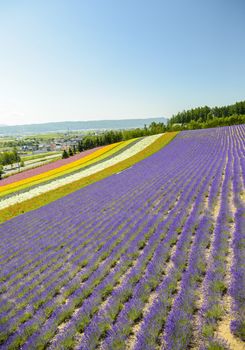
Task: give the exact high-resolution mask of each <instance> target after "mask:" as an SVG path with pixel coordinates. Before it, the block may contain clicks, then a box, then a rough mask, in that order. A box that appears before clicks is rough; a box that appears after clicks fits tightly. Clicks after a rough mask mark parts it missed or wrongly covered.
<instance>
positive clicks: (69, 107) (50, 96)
mask: <svg viewBox="0 0 245 350" xmlns="http://www.w3.org/2000/svg"><path fill="white" fill-rule="evenodd" d="M244 98H245V2H244V1H243V0H233V1H231V0H168V1H165V0H161V1H160V0H159V1H158V0H148V1H146V0H87V1H85V0H80V1H78V0H42V1H33V0H31V1H25V0H18V1H17V0H16V1H14V0H5V1H3V0H0V124H22V123H37V122H48V121H62V120H92V119H93V120H95V119H123V118H141V117H151V116H166V117H171V115H172V114H174V113H176V112H178V111H181V110H183V109H187V108H192V107H195V106H200V105H205V104H207V105H210V106H214V105H227V104H231V103H233V102H236V101H239V100H244Z"/></svg>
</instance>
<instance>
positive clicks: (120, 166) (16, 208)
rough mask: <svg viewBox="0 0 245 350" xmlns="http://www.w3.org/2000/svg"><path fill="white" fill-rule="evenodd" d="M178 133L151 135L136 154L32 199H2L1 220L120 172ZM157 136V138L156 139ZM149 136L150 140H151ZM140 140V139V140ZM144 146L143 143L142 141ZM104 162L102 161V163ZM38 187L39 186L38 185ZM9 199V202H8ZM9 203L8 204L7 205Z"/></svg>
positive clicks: (161, 146)
mask: <svg viewBox="0 0 245 350" xmlns="http://www.w3.org/2000/svg"><path fill="white" fill-rule="evenodd" d="M176 135H177V133H176V132H173V133H166V134H163V135H158V137H157V136H155V137H153V138H152V137H150V139H151V141H152V142H151V143H149V144H148V146H147V145H146V144H144V147H145V148H143V147H142V149H141V150H140V149H139V148H138V153H136V154H134V155H133V153H131V156H130V154H128V158H126V159H124V160H123V159H122V158H121V161H120V160H119V158H117V163H115V164H114V165H112V163H110V164H109V163H107V167H105V168H104V169H103V167H102V166H101V168H100V169H101V170H99V169H98V168H97V172H95V173H93V174H91V175H89V176H88V175H87V176H85V177H81V178H80V179H78V180H76V181H75V180H74V179H73V182H71V183H67V177H66V180H65V181H64V184H63V186H62V185H61V186H59V187H58V188H55V189H52V190H51V189H49V191H48V192H44V193H39V194H38V193H36V196H35V197H32V198H31V199H26V200H24V199H23V197H22V201H19V199H20V196H21V195H19V196H18V195H15V196H13V198H8V199H4V198H3V199H2V201H1V205H2V209H1V210H0V222H4V221H6V220H9V219H11V218H13V217H15V216H17V215H20V214H22V213H24V212H28V211H30V210H34V209H36V208H39V207H41V206H43V205H46V204H48V203H50V202H53V201H55V200H57V199H58V198H61V197H63V196H65V195H67V194H69V193H72V192H74V191H76V190H77V189H79V188H82V187H84V186H87V185H89V184H91V183H94V182H96V181H99V180H101V179H103V178H105V177H108V176H110V175H112V174H115V173H118V172H121V171H123V170H124V169H126V168H128V167H131V166H132V165H134V164H135V163H137V162H139V161H141V160H143V159H144V158H146V157H148V156H150V155H152V154H153V153H155V152H157V151H159V150H160V149H161V148H163V147H164V146H165V145H166V144H168V143H169V142H170V141H171V140H172V139H173V138H174V137H175V136H176ZM154 138H155V140H154ZM150 139H149V138H148V140H150ZM139 142H140V141H139ZM141 145H142V146H143V143H141ZM124 155H125V154H124ZM101 164H102V163H101ZM37 188H38V187H37ZM29 192H30V191H28V192H27V194H25V196H27V195H28V193H29ZM23 195H24V194H23ZM14 197H15V199H14ZM18 197H19V198H18ZM13 199H14V200H13ZM7 201H8V202H7ZM6 203H7V205H6Z"/></svg>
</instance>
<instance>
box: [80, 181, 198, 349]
mask: <svg viewBox="0 0 245 350" xmlns="http://www.w3.org/2000/svg"><path fill="white" fill-rule="evenodd" d="M190 182H192V181H190ZM183 192H185V193H186V190H185V191H183ZM182 200H183V203H185V202H186V200H184V198H183V199H182ZM180 201H181V200H180ZM176 209H177V208H176ZM185 209H186V208H185ZM185 215H186V211H185ZM180 222H181V219H180V217H179V218H178V220H176V223H178V227H175V228H174V227H172V228H171V229H169V234H170V236H169V238H168V240H167V241H166V242H165V240H164V242H162V243H161V245H160V246H159V249H158V250H159V252H158V253H156V255H155V259H156V260H155V261H154V258H153V260H152V261H151V263H150V265H149V269H150V270H151V271H152V272H153V271H154V268H153V266H154V263H156V264H157V262H158V259H160V256H161V255H160V252H161V248H163V251H164V253H163V257H164V256H165V254H166V258H167V257H168V255H169V245H168V244H172V243H173V242H174V241H173V239H174V240H176V237H175V238H174V236H173V233H172V232H175V230H176V231H177V230H178V229H179V227H180V226H179V225H180ZM176 235H177V233H176ZM167 242H168V244H167ZM162 245H163V247H162ZM167 252H168V253H167ZM161 265H162V264H161ZM161 265H160V267H161V268H162V266H161ZM156 266H157V265H156ZM156 268H157V267H156ZM147 269H148V268H147ZM147 271H148V270H147ZM148 277H149V279H150V284H149V285H147V280H148ZM153 278H154V276H153V275H152V276H151V277H150V273H149V272H146V274H145V276H144V277H143V279H142V280H140V281H139V282H138V284H137V287H136V289H135V291H134V294H135V296H134V297H133V298H132V299H131V300H130V301H129V302H128V303H126V305H125V308H124V309H123V311H122V313H121V314H120V316H119V318H118V320H117V321H116V323H114V326H113V328H115V331H114V334H113V335H114V338H115V342H116V344H117V346H119V345H118V343H119V341H120V340H119V339H120V338H123V337H125V338H126V337H127V335H128V334H127V332H126V330H127V331H130V320H131V322H132V321H133V319H134V317H136V316H137V315H139V314H141V312H142V308H143V305H142V302H143V303H144V300H145V298H146V296H147V292H148V293H149V290H150V289H151V288H152V286H151V283H153ZM155 281H156V279H155ZM144 287H145V288H146V289H144ZM140 295H141V296H142V301H141V300H140ZM131 310H132V311H131ZM108 312H109V311H108V310H105V312H104V313H105V315H104V319H106V314H107V313H108ZM128 314H129V316H130V319H129V320H128V323H127V322H126V318H127V317H128V316H127V315H128ZM99 317H102V315H98V317H97V318H98V319H99ZM97 318H96V319H97ZM92 322H93V324H96V321H95V320H94V321H92ZM120 322H121V323H122V324H120ZM124 327H125V331H124ZM94 328H95V326H94ZM97 328H98V327H97ZM113 328H112V330H111V331H110V332H113ZM91 330H92V325H91ZM117 330H118V333H117ZM87 333H89V334H90V336H89V337H87V338H86V336H87ZM120 333H122V335H121V334H120ZM98 334H99V330H98V329H97V334H96V331H95V330H94V332H91V331H90V326H89V327H88V329H86V330H85V334H84V335H85V338H86V341H84V344H83V345H82V348H83V347H87V348H90V346H91V344H94V343H95V337H98ZM125 338H124V341H123V340H122V339H121V341H122V344H124V342H125ZM89 344H90V345H89ZM113 344H114V345H115V343H114V342H113ZM107 346H108V344H107ZM122 346H125V344H124V345H122ZM111 347H113V346H111ZM91 348H94V347H93V345H92V346H91Z"/></svg>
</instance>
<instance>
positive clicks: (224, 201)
mask: <svg viewBox="0 0 245 350" xmlns="http://www.w3.org/2000/svg"><path fill="white" fill-rule="evenodd" d="M231 177H232V166H231V154H230V149H229V148H228V160H227V165H226V169H225V173H224V180H223V185H222V189H221V198H220V210H219V214H218V217H217V221H216V223H215V229H214V241H213V247H212V250H211V258H209V259H211V264H210V266H209V268H208V270H207V273H206V276H205V279H204V303H203V306H202V308H201V310H200V315H201V324H200V334H201V336H202V344H203V346H204V347H206V346H209V347H211V346H213V347H215V346H220V348H222V347H224V344H223V343H222V341H221V340H219V339H216V337H215V333H214V332H215V329H216V327H217V323H218V321H219V320H220V319H221V318H222V316H223V315H224V311H225V305H224V303H223V302H222V301H223V296H224V294H225V293H226V292H227V289H228V286H227V284H226V282H225V276H226V273H227V272H226V256H227V254H228V250H229V235H230V224H229V221H230V218H231V217H232V215H231V212H230V208H229V203H228V196H229V187H230V178H231Z"/></svg>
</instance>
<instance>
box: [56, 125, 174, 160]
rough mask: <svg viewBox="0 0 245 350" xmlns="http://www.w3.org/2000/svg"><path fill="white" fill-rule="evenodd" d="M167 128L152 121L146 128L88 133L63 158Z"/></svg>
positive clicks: (64, 152)
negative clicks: (96, 133) (95, 133)
mask: <svg viewBox="0 0 245 350" xmlns="http://www.w3.org/2000/svg"><path fill="white" fill-rule="evenodd" d="M166 130H167V126H166V125H165V124H164V123H155V122H152V123H151V124H150V125H149V126H148V127H147V126H146V125H145V126H144V128H137V129H132V130H108V131H104V132H103V133H101V134H98V135H87V136H85V137H84V138H83V139H81V140H80V141H79V142H78V144H77V146H75V145H74V146H72V147H70V148H69V149H68V150H64V151H63V154H62V158H68V157H70V156H72V155H73V154H75V153H77V152H82V151H86V150H88V149H91V148H95V147H99V146H105V145H109V144H111V143H115V142H120V141H126V140H129V139H132V138H135V137H144V136H149V135H155V134H160V133H162V132H165V131H166Z"/></svg>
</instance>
